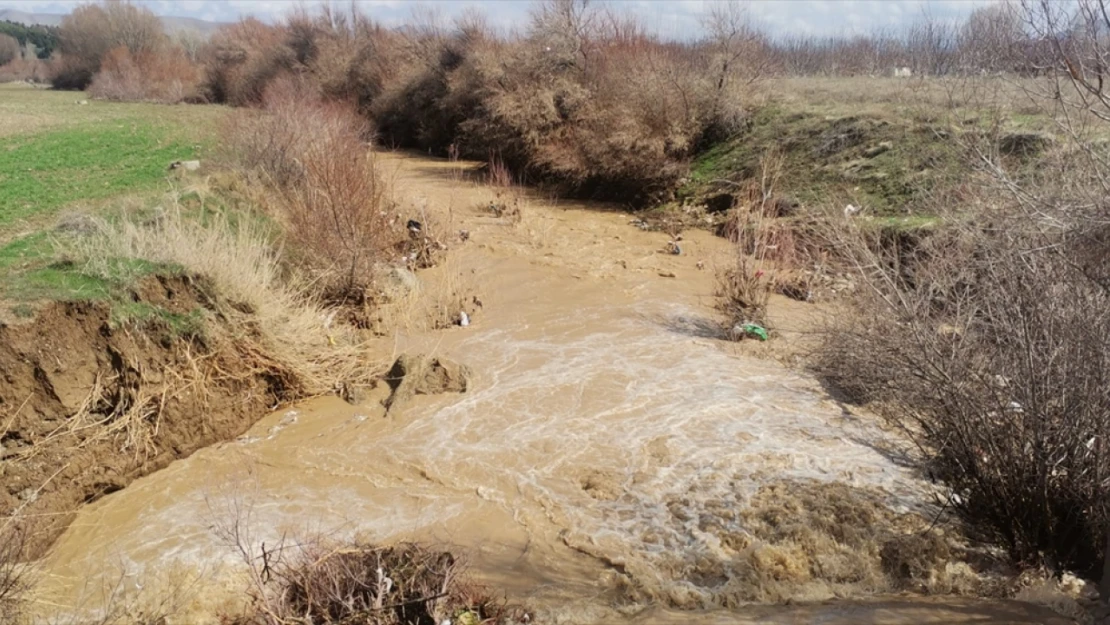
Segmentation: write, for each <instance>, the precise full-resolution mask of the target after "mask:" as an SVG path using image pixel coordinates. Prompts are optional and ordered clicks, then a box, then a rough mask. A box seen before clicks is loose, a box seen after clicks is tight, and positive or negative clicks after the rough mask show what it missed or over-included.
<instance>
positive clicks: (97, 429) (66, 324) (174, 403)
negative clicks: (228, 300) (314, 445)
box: [0, 277, 281, 557]
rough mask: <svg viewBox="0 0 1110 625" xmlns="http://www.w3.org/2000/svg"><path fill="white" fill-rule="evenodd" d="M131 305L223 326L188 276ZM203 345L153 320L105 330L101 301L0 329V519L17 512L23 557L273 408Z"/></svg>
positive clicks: (224, 348) (159, 285)
mask: <svg viewBox="0 0 1110 625" xmlns="http://www.w3.org/2000/svg"><path fill="white" fill-rule="evenodd" d="M132 297H133V299H134V300H135V302H136V303H143V304H148V305H150V306H155V307H157V308H158V309H161V310H163V311H165V312H167V313H170V314H196V312H197V311H201V312H203V314H204V316H205V317H206V318H208V320H209V322H210V323H217V324H218V323H220V321H221V319H222V316H221V315H220V313H219V312H218V311H217V310H216V306H215V304H214V302H213V300H212V298H210V297H209V296H208V295H207V294H206V289H205V285H204V282H203V281H202V280H198V279H194V278H190V277H172V278H166V277H149V278H146V279H144V280H143V282H142V283H141V284H140V285H139V286H138V287H137V288H136V289H135V291H134V292H133V293H132ZM224 342H226V341H223V342H221V343H224ZM211 343H212V339H206V338H204V337H203V336H181V335H180V334H179V333H178V330H176V329H174V328H172V327H170V325H169V324H168V323H166V322H164V321H152V322H144V323H143V324H141V326H140V325H136V324H122V325H121V324H117V323H113V320H112V309H111V305H110V304H108V303H105V302H59V303H53V304H49V305H47V306H46V307H44V308H43V309H42V310H41V311H39V314H38V315H37V316H36V318H35V319H34V320H32V321H29V322H25V323H21V324H18V325H6V324H0V371H3V376H4V378H3V384H0V483H2V485H0V517H7V516H8V515H11V514H12V513H13V512H17V511H18V512H20V513H21V514H20V517H21V518H23V519H24V520H25V521H24V522H26V523H28V525H27V526H26V527H25V529H26V530H27V532H28V533H27V538H28V544H27V549H28V552H29V553H28V554H27V555H29V556H32V557H34V556H36V555H38V554H41V553H42V552H43V551H44V550H45V548H46V547H48V546H49V545H50V544H51V542H52V541H53V540H54V539H55V538H56V537H57V536H58V535H59V534H60V533H61V532H62V531H63V530H64V529H65V528H66V527H67V526H68V525H69V523H70V522H71V521H72V520H73V518H74V515H75V513H76V511H77V508H78V507H79V506H81V505H82V504H85V503H89V502H92V501H95V500H97V499H99V498H100V497H102V496H104V495H105V494H108V493H111V492H114V491H118V490H120V489H122V488H124V487H125V486H127V485H128V484H129V483H130V482H132V481H133V480H135V479H137V478H139V477H141V476H143V475H146V474H148V473H151V472H153V471H156V470H158V469H160V468H162V467H165V466H166V465H168V464H169V463H170V462H171V461H173V460H175V459H178V458H182V457H185V456H188V455H189V454H191V453H192V452H194V451H196V450H197V449H200V448H202V447H204V446H206V445H210V444H212V443H215V442H218V441H223V440H227V439H229V438H232V437H234V436H236V435H238V434H240V433H242V432H243V431H245V430H246V429H247V428H248V427H249V426H250V425H251V424H252V423H254V421H256V420H257V419H258V418H259V417H261V416H263V415H265V414H266V413H267V412H268V411H269V410H270V409H272V408H273V407H274V405H275V403H276V402H277V401H278V400H279V399H280V396H281V387H280V384H277V383H276V381H274V380H272V379H267V376H266V375H265V374H264V372H256V371H257V369H256V368H254V367H251V366H249V363H247V362H246V359H247V358H248V356H247V355H246V354H245V353H243V352H240V351H238V350H235V349H234V348H233V346H231V345H225V344H211ZM228 372H250V373H243V374H239V375H232V374H229V373H228Z"/></svg>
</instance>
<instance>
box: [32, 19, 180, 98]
mask: <svg viewBox="0 0 1110 625" xmlns="http://www.w3.org/2000/svg"><path fill="white" fill-rule="evenodd" d="M165 42H166V35H165V33H164V32H163V30H162V22H161V21H160V20H159V19H158V16H156V15H155V14H154V13H153V12H152V11H151V10H150V9H147V8H145V7H140V6H136V5H134V4H131V3H130V2H124V1H123V0H104V2H103V3H101V4H84V5H81V6H78V7H77V8H75V9H74V10H73V12H72V13H70V14H69V15H67V16H66V17H65V18H63V19H62V25H61V26H60V27H59V30H58V49H59V52H60V53H61V57H62V58H61V61H60V63H59V64H58V65H57V67H56V68H55V73H54V77H53V83H54V87H55V88H58V89H84V88H85V87H86V86H88V85H89V83H90V82H92V79H93V75H94V74H96V72H97V71H99V70H100V63H101V61H102V60H103V59H104V57H105V55H107V54H108V52H109V51H111V50H112V49H114V48H118V47H124V48H127V50H128V51H129V52H130V53H132V54H145V53H151V52H155V51H157V50H158V49H160V48H161V47H162V46H163V45H164V44H165Z"/></svg>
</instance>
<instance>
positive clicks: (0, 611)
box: [0, 518, 30, 623]
mask: <svg viewBox="0 0 1110 625" xmlns="http://www.w3.org/2000/svg"><path fill="white" fill-rule="evenodd" d="M24 538H25V536H24V530H23V528H22V526H21V525H20V523H19V522H18V520H17V519H15V518H6V519H3V520H0V620H3V621H4V622H5V623H16V622H19V619H20V618H21V616H22V615H23V614H24V611H25V607H26V606H25V603H26V601H27V596H26V595H27V592H28V591H29V590H30V580H29V579H28V573H29V567H28V565H27V564H24V563H23V561H22V558H23V557H24V552H23V547H24Z"/></svg>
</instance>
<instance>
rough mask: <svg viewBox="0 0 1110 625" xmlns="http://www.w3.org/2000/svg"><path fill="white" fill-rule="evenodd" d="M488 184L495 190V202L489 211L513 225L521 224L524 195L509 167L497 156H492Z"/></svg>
mask: <svg viewBox="0 0 1110 625" xmlns="http://www.w3.org/2000/svg"><path fill="white" fill-rule="evenodd" d="M486 184H488V185H489V186H490V187H491V188H492V189H493V200H492V201H490V204H489V210H490V212H491V213H493V214H494V216H496V217H501V218H504V219H506V220H508V221H509V223H511V224H514V225H515V224H519V223H520V222H521V220H522V219H523V218H524V194H523V192H522V191H521V190H520V189H519V188H517V187H516V185H515V184H514V183H513V174H512V172H511V171H509V167H508V165H506V164H505V161H503V160H502V159H501V158H500V157H498V156H496V155H492V156H490V159H489V164H488V165H487V170H486Z"/></svg>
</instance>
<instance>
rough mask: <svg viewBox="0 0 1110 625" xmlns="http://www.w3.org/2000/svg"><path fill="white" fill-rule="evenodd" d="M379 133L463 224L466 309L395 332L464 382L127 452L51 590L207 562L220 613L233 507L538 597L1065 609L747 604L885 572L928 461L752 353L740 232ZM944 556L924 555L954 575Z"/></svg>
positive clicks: (714, 617) (951, 579)
mask: <svg viewBox="0 0 1110 625" xmlns="http://www.w3.org/2000/svg"><path fill="white" fill-rule="evenodd" d="M384 158H385V159H386V166H387V167H388V168H390V169H391V171H392V177H393V179H394V180H395V183H396V186H397V188H398V192H399V193H400V194H401V195H402V196H403V197H406V198H407V199H408V201H409V203H410V205H411V208H412V210H413V211H414V214H418V213H417V211H421V210H424V211H427V212H428V213H434V215H435V218H436V219H437V220H439V221H440V223H441V227H442V228H443V230H444V231H446V232H457V231H458V230H466V231H467V233H468V235H469V237H468V238H469V240H468V241H467V242H466V243H465V244H459V245H456V246H455V249H454V250H453V251H452V252H451V253H450V255H449V258H448V261H447V262H446V263H444V264H442V265H441V266H439V267H437V268H435V269H433V270H429V271H427V272H424V273H422V274H421V275H420V278H421V283H422V285H421V287H420V291H421V292H422V293H424V294H427V295H428V297H429V298H430V299H429V300H428V301H429V302H432V303H434V297H432V295H434V294H435V293H437V292H442V291H443V290H445V287H452V288H459V287H464V288H465V289H467V290H469V291H471V292H473V293H474V296H475V297H477V298H478V300H479V301H481V307H480V309H479V310H478V312H477V314H475V315H474V318H473V320H472V323H471V325H469V326H468V327H465V328H456V329H453V330H448V331H446V332H420V331H410V332H399V333H397V334H396V335H394V336H391V337H389V339H388V340H386V341H384V342H383V345H381V346H380V349H381V350H382V351H383V353H388V352H391V351H392V352H398V353H399V352H407V353H426V354H436V355H442V356H444V357H448V358H451V359H453V360H456V361H458V362H461V363H463V364H465V365H467V366H469V367H470V368H471V369H472V370H473V371H474V372H475V377H474V379H473V380H472V381H471V383H470V385H469V388H468V390H467V392H466V393H465V394H462V395H442V396H434V397H432V396H416V397H415V398H413V399H412V400H411V401H410V402H408V403H407V404H405V406H404V407H403V409H402V410H399V411H393V412H392V413H391V414H390V415H389V416H386V415H385V414H384V409H383V408H382V407H381V405H380V399H381V398H382V397H381V392H380V389H379V391H378V392H375V393H371V394H369V395H368V396H366V397H363V398H362V402H361V403H360V404H359V405H351V404H348V403H345V402H343V401H342V400H340V399H338V398H322V399H318V400H314V401H311V402H306V403H304V404H302V405H299V406H296V407H294V408H291V409H283V410H280V411H278V412H276V413H273V414H271V415H269V416H268V417H266V418H264V419H263V420H262V421H260V422H259V423H258V424H256V425H255V426H254V427H253V428H251V429H250V430H249V431H248V432H246V433H245V434H244V435H243V436H241V437H239V438H238V439H236V440H234V441H231V442H227V443H225V444H221V445H216V446H213V447H208V448H205V449H202V450H200V451H198V452H197V453H195V454H194V455H192V456H191V457H190V458H188V459H186V460H183V461H180V462H176V463H173V464H171V465H170V466H169V467H167V468H166V469H165V470H162V471H159V472H157V473H155V474H153V475H149V476H147V477H145V478H142V479H140V480H137V481H136V482H135V483H134V484H132V485H131V486H130V487H128V488H127V489H125V490H123V491H121V492H117V493H113V494H111V495H109V496H106V497H103V498H102V499H100V500H98V501H96V502H94V503H92V504H91V505H89V506H86V507H85V508H83V509H82V510H81V511H80V513H79V515H78V517H77V519H76V520H75V522H74V523H73V524H72V525H71V526H70V528H69V529H68V530H67V531H66V532H65V534H64V535H63V536H62V537H61V539H60V540H59V541H58V542H57V543H56V545H55V547H54V549H52V551H51V552H50V554H49V555H48V556H47V557H46V558H45V559H44V560H43V561H42V570H43V572H44V573H45V580H46V584H45V585H44V587H43V601H44V602H47V601H48V602H50V603H51V604H53V605H63V606H82V605H83V606H89V605H90V600H89V599H88V597H89V593H90V589H92V592H96V591H97V590H99V589H100V588H103V587H104V586H105V585H111V584H114V583H116V581H117V580H121V579H122V580H123V582H122V584H123V586H124V587H126V588H127V589H138V588H139V587H140V586H147V587H152V586H154V585H156V584H158V583H159V581H160V580H165V579H166V576H167V575H169V574H170V573H173V574H174V575H179V576H180V575H184V576H186V577H188V576H190V575H192V576H193V577H194V578H200V579H203V580H204V584H202V585H201V587H202V588H203V591H200V592H196V593H195V594H194V595H193V596H192V597H191V598H189V599H187V600H184V601H183V603H184V604H185V605H184V607H183V608H182V610H181V616H180V619H181V622H183V623H194V622H202V619H203V618H204V617H208V618H211V615H212V614H214V613H215V611H216V610H217V609H218V608H219V607H220V606H221V605H223V602H224V601H225V600H226V599H227V598H228V597H231V596H234V595H235V594H236V593H239V594H241V589H242V581H241V580H239V579H238V578H237V577H236V571H237V570H238V568H237V567H238V566H239V561H238V559H237V556H236V554H235V550H234V548H233V547H232V546H229V545H227V544H225V543H224V542H223V541H221V539H219V538H218V537H217V534H218V532H214V531H213V528H218V527H221V526H222V527H226V526H228V524H229V523H238V524H239V526H240V527H242V528H245V529H246V530H247V532H246V534H247V535H248V536H249V539H250V540H252V541H258V542H261V541H267V542H268V543H269V544H274V541H279V540H281V539H282V537H283V536H295V535H303V534H306V533H307V534H311V533H319V532H323V533H326V534H332V535H334V534H338V535H345V534H356V533H357V534H361V535H363V536H366V537H368V538H369V539H371V540H374V541H390V540H400V539H418V540H424V541H433V542H438V543H445V544H449V545H452V546H454V547H455V548H457V549H459V550H461V551H464V552H467V553H468V554H469V555H470V557H471V560H472V562H473V568H474V572H475V573H476V574H477V575H478V576H479V577H480V578H481V579H483V580H484V581H487V582H489V583H491V584H493V585H494V586H496V587H499V588H503V589H505V591H506V592H507V593H508V594H509V596H510V597H511V598H512V599H513V600H515V601H521V602H524V603H526V604H528V605H530V606H533V607H534V609H535V610H536V611H537V621H538V622H555V623H599V622H606V623H619V622H642V623H660V622H664V623H665V622H671V623H695V622H700V623H718V622H721V623H723V622H729V623H738V622H739V623H742V622H764V623H811V622H818V621H819V622H830V623H859V622H871V623H890V624H893V623H911V622H912V623H923V622H924V623H927V622H937V623H940V622H943V623H958V622H965V623H986V622H996V623H1022V622H1027V623H1049V622H1069V621H1067V620H1065V619H1058V618H1056V617H1053V616H1052V615H1051V614H1050V613H1048V612H1047V611H1045V610H1042V609H1039V608H1035V607H1032V606H1029V605H1027V604H1020V603H1014V602H984V601H972V600H963V599H959V600H955V599H953V600H913V599H907V598H902V599H897V600H885V601H875V602H855V603H837V604H832V605H829V604H821V603H817V604H815V605H810V606H802V607H786V608H784V607H756V608H753V607H743V606H744V604H745V603H746V602H749V601H781V600H785V599H792V600H797V601H816V602H820V601H823V600H828V599H830V598H832V597H837V596H863V595H866V594H868V593H869V592H870V591H874V590H891V589H890V588H887V587H885V586H883V585H882V584H883V583H885V582H883V581H882V580H884V579H886V578H885V577H883V571H882V570H881V568H882V567H881V558H880V557H879V554H878V550H879V549H881V548H882V547H883V545H884V541H886V540H888V539H891V538H894V537H896V535H897V536H908V535H912V534H913V533H914V531H915V530H916V529H918V528H919V526H918V525H916V524H915V523H916V521H915V519H918V518H921V517H922V515H926V514H928V512H930V508H929V505H928V501H929V498H928V495H929V493H930V489H931V488H933V487H932V486H931V485H930V484H928V483H927V482H925V481H923V480H921V479H920V478H919V477H918V476H916V475H915V474H914V473H913V472H912V471H911V470H909V469H907V468H906V467H904V466H902V465H900V464H899V463H897V462H895V461H894V460H892V459H891V457H890V455H891V454H890V453H889V451H888V450H889V449H890V447H891V446H892V444H893V441H892V440H891V438H890V435H889V434H888V433H886V432H884V431H883V430H882V429H881V428H880V427H879V426H878V425H877V424H875V423H874V422H872V421H870V420H868V419H866V418H864V417H861V416H859V415H855V414H852V413H850V412H847V411H845V410H844V409H843V407H841V406H840V405H838V404H836V403H835V402H833V401H831V400H829V399H828V398H827V397H826V396H825V395H824V394H823V393H822V392H821V390H820V389H819V387H818V386H817V384H816V383H815V382H814V381H813V380H812V379H809V378H807V377H805V376H803V375H800V374H798V373H796V372H793V371H790V370H788V369H786V368H784V367H783V366H781V365H779V364H777V363H776V362H774V361H773V360H770V359H766V358H758V357H757V356H761V355H766V354H761V353H760V352H759V350H763V349H768V348H767V347H758V346H757V347H755V348H754V350H755V351H752V350H753V348H752V347H750V346H741V347H737V346H736V345H734V344H731V343H727V342H724V341H720V340H719V339H718V338H717V335H716V332H717V331H716V327H717V325H716V323H715V320H714V318H713V312H712V306H711V305H712V295H713V290H714V278H713V272H712V269H713V267H714V265H716V264H718V263H720V262H724V258H725V255H726V254H727V249H726V245H725V243H724V242H723V241H721V240H718V239H715V238H713V237H711V236H709V235H708V234H704V233H691V234H690V235H689V236H688V238H687V239H686V240H685V241H684V245H683V252H684V253H683V254H682V255H681V256H675V255H671V254H664V253H661V250H662V249H663V247H664V245H665V244H666V237H665V236H664V235H662V234H660V233H651V232H641V231H639V230H637V229H635V228H632V227H629V225H628V221H629V217H628V215H625V214H622V213H620V212H617V211H605V210H596V208H597V207H595V210H583V208H585V207H582V206H580V205H575V204H565V203H552V202H545V201H541V200H538V199H533V200H532V201H531V202H529V203H528V205H527V207H526V209H525V214H524V215H523V217H522V218H521V219H520V223H517V224H514V223H512V222H511V221H510V220H506V219H504V218H498V217H495V216H493V215H491V214H490V212H489V211H488V209H487V207H488V206H489V202H490V199H491V194H490V192H489V191H488V190H487V189H484V188H482V187H481V186H478V185H472V184H469V183H466V182H464V181H463V180H461V179H460V177H459V175H458V172H457V168H458V167H459V166H458V165H454V164H450V163H445V162H440V161H434V160H431V159H424V158H418V157H411V156H400V155H386V156H385V157H384ZM414 297H416V300H418V301H416V302H415V303H414V306H416V307H417V310H419V306H420V301H419V300H420V297H421V296H420V295H419V294H418V295H416V296H414ZM426 303H428V302H425V304H426ZM776 311H777V312H776ZM776 311H772V313H773V315H775V314H777V315H778V318H777V319H775V318H774V316H773V318H772V320H773V321H777V322H778V323H779V325H780V326H782V327H783V328H785V329H786V330H787V331H789V330H791V328H795V329H796V328H797V327H798V326H801V325H804V323H802V322H801V321H800V319H801V317H800V316H801V315H804V314H806V313H807V309H805V308H804V306H803V307H802V308H790V307H788V306H779V307H778V308H777V309H776ZM197 414H198V418H200V419H205V418H212V417H210V416H209V413H208V412H206V411H204V410H199V411H198V413H197ZM798 484H803V485H806V486H805V487H804V488H795V487H794V486H793V485H798ZM803 494H805V495H804V496H803ZM846 496H850V497H851V498H850V499H845V497H846ZM838 528H839V529H838ZM845 528H847V529H845ZM869 528H884V529H882V531H876V532H875V535H874V536H871V535H869V534H866V532H865V530H868V529H869ZM883 532H887V534H883ZM807 549H808V550H807ZM927 564H928V563H927ZM939 565H940V566H939V568H938V569H937V570H938V571H939V573H937V575H936V576H934V577H935V579H933V578H930V579H931V580H932V581H930V582H929V583H938V584H942V583H947V584H949V585H950V586H955V585H957V584H958V583H959V581H960V579H961V578H960V574H961V572H960V571H959V570H956V571H948V570H947V569H946V568H945V567H944V563H943V562H940V563H939ZM815 571H816V573H815ZM930 571H932V569H930ZM945 575H948V577H945ZM911 581H912V580H911ZM919 581H920V580H919ZM921 583H924V581H922V582H921ZM179 586H180V584H179ZM944 588H948V586H941V587H940V588H938V590H943V589H944ZM92 603H95V601H92ZM683 609H685V610H683Z"/></svg>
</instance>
